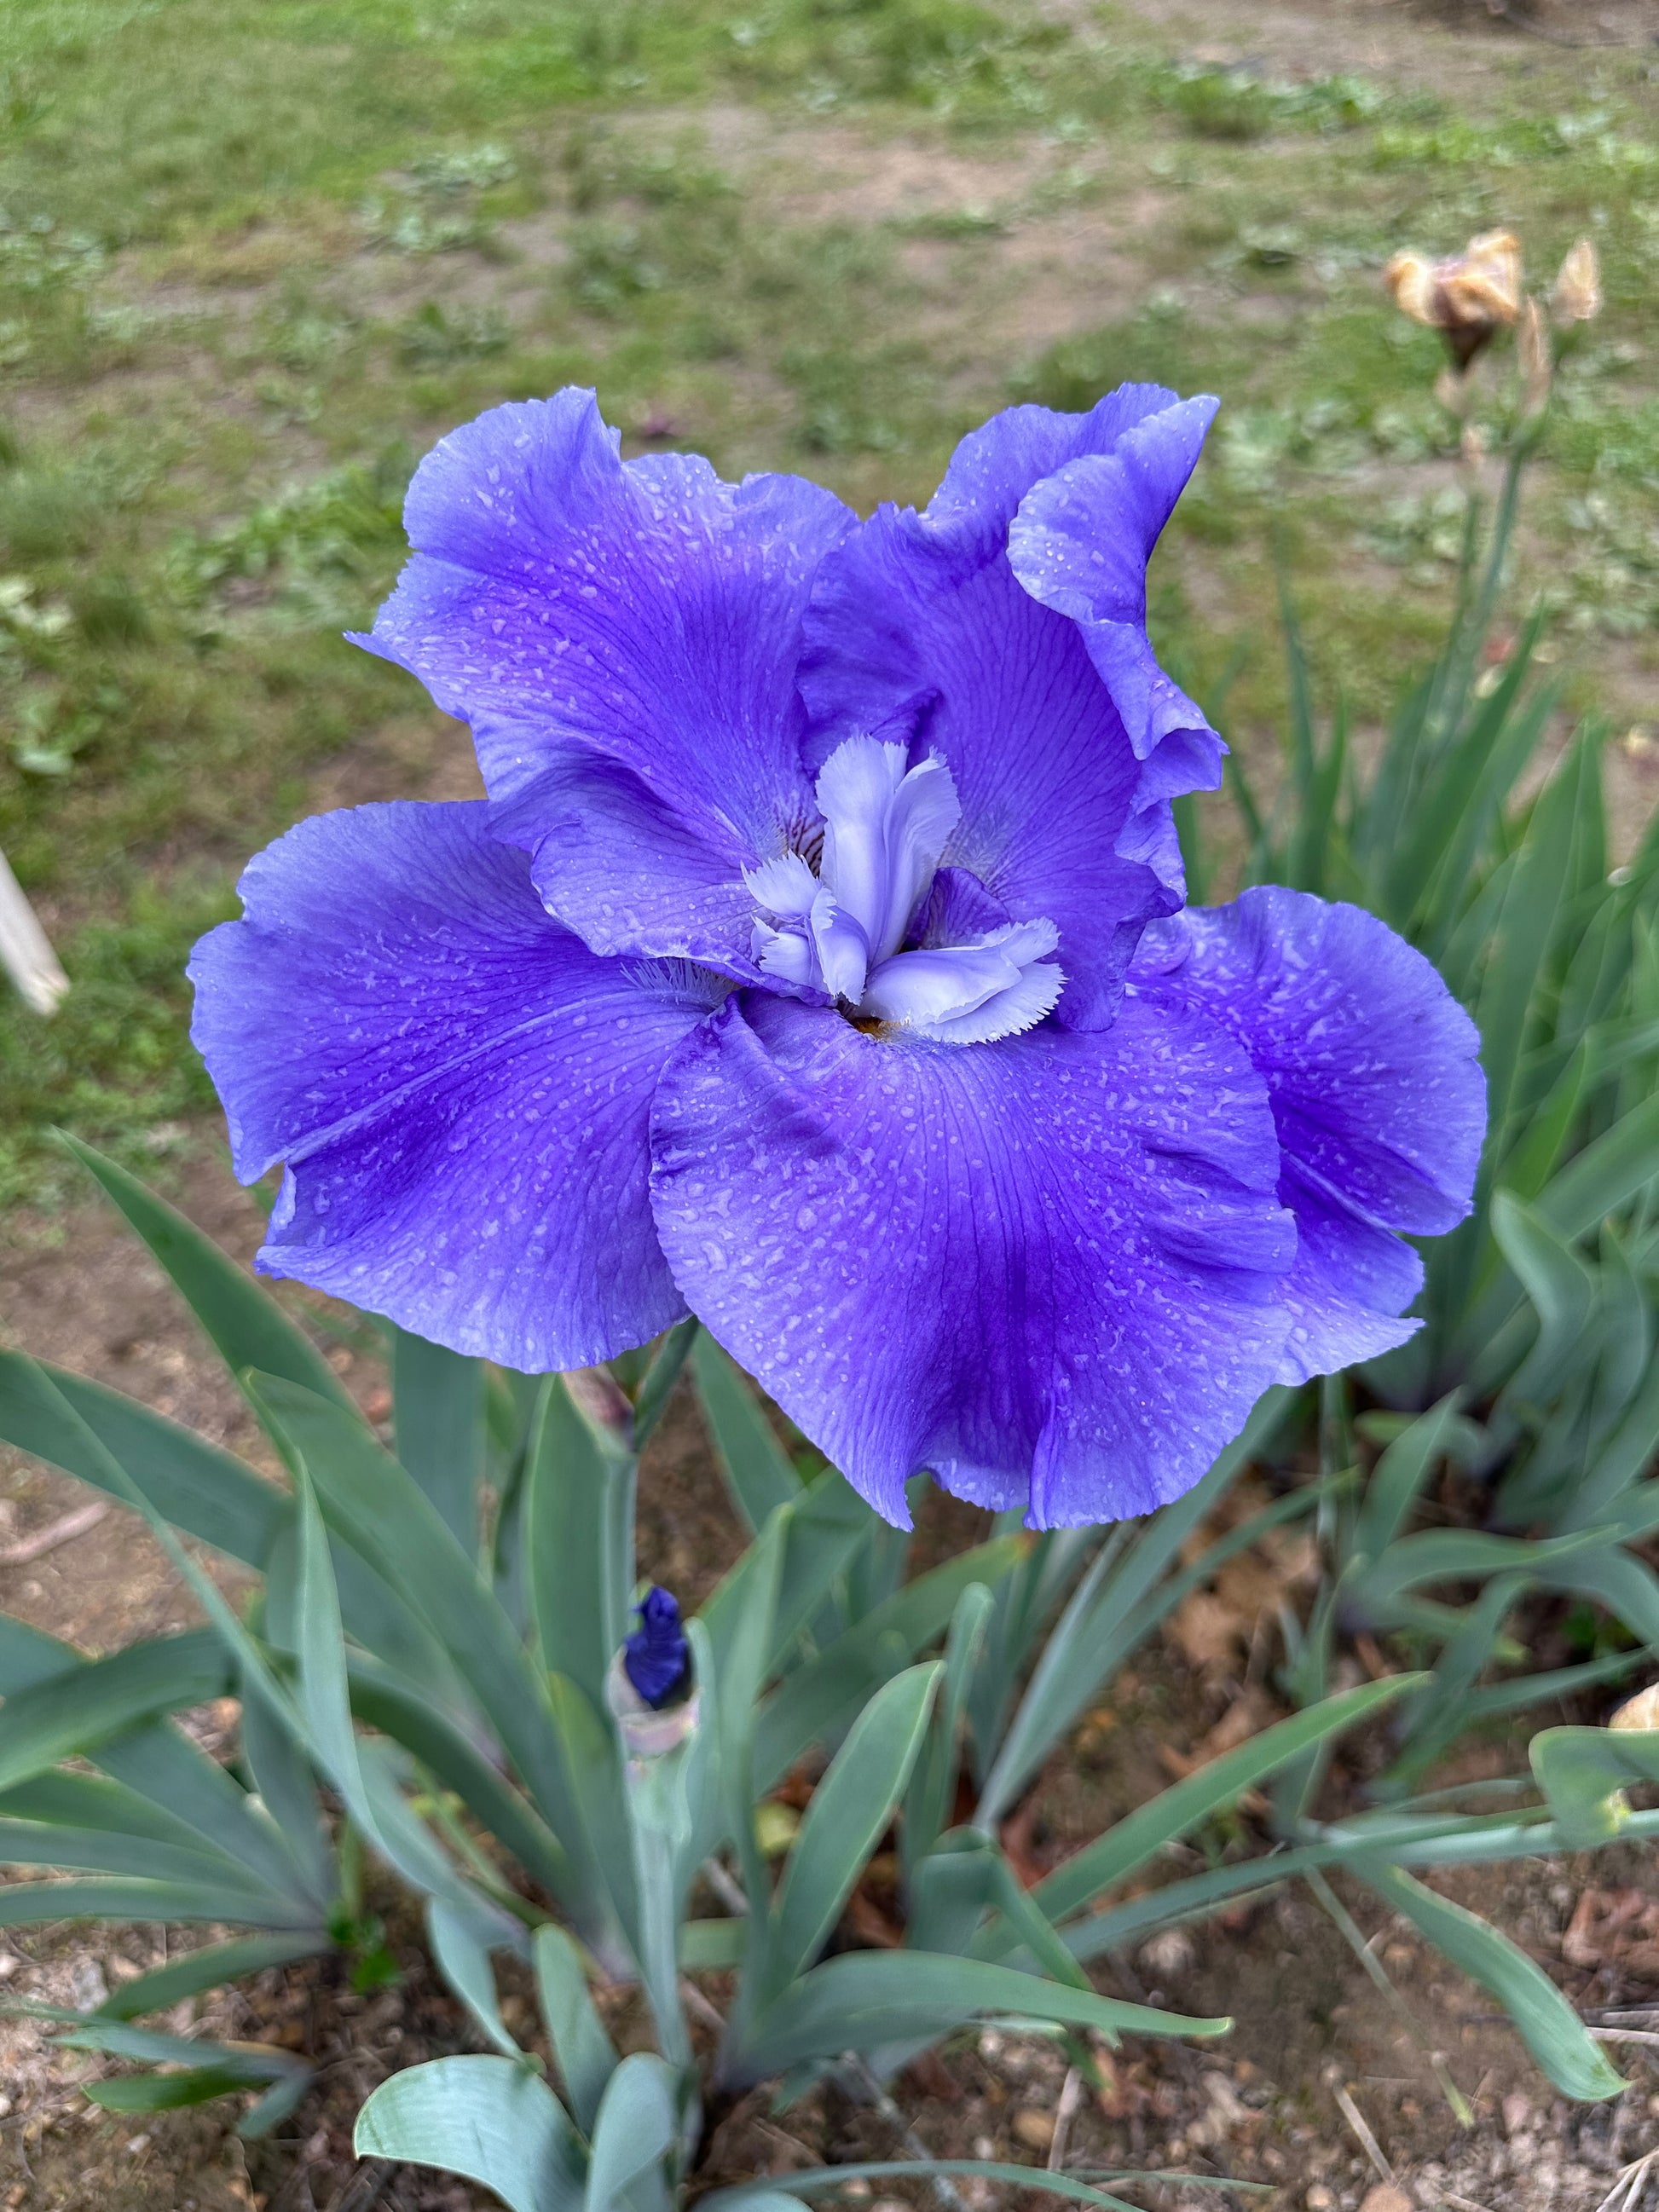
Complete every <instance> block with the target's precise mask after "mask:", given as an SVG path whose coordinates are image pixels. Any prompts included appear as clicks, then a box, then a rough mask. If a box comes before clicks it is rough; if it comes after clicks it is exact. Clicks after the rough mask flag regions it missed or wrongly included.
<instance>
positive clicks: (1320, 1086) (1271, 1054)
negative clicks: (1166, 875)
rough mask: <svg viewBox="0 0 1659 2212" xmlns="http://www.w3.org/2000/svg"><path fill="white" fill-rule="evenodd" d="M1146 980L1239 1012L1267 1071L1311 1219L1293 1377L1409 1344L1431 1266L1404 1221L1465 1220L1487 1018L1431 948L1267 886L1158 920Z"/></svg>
mask: <svg viewBox="0 0 1659 2212" xmlns="http://www.w3.org/2000/svg"><path fill="white" fill-rule="evenodd" d="M1133 987H1134V989H1135V990H1136V992H1137V993H1140V994H1145V995H1146V996H1147V997H1149V998H1152V999H1156V1000H1158V1002H1159V1003H1161V1004H1163V1005H1165V1006H1182V1007H1186V1008H1190V1009H1193V1010H1195V1011H1200V1012H1204V1013H1206V1014H1207V1015H1208V1016H1210V1017H1211V1018H1212V1019H1213V1020H1215V1021H1218V1022H1221V1023H1224V1024H1225V1025H1226V1026H1227V1027H1228V1028H1229V1029H1230V1030H1231V1031H1232V1032H1233V1034H1234V1035H1235V1036H1237V1038H1238V1039H1239V1041H1240V1042H1241V1043H1242V1044H1243V1046H1244V1048H1245V1049H1246V1050H1247V1051H1248V1052H1249V1055H1250V1058H1251V1060H1252V1061H1253V1062H1254V1064H1255V1066H1256V1067H1257V1068H1258V1069H1259V1070H1260V1071H1261V1074H1262V1076H1263V1078H1264V1079H1265V1080H1266V1082H1267V1089H1268V1093H1269V1096H1270V1097H1271V1098H1272V1101H1273V1119H1274V1122H1275V1125H1276V1126H1277V1128H1278V1131H1279V1142H1280V1144H1281V1146H1283V1148H1284V1152H1285V1178H1284V1181H1283V1182H1282V1184H1281V1188H1280V1195H1281V1197H1282V1198H1283V1199H1284V1201H1285V1204H1286V1205H1287V1206H1290V1207H1291V1210H1292V1211H1293V1212H1294V1213H1295V1214H1296V1217H1297V1224H1298V1226H1299V1229H1300V1231H1301V1241H1300V1243H1299V1246H1298V1251H1297V1264H1296V1267H1295V1269H1294V1270H1293V1272H1292V1274H1291V1282H1290V1285H1289V1286H1288V1291H1289V1296H1290V1297H1291V1299H1292V1301H1293V1303H1294V1305H1295V1308H1296V1323H1295V1328H1294V1332H1293V1334H1292V1336H1291V1340H1290V1341H1289V1343H1288V1344H1287V1346H1286V1347H1285V1360H1284V1365H1283V1368H1282V1370H1281V1376H1280V1379H1281V1380H1283V1381H1286V1382H1301V1381H1304V1380H1306V1378H1307V1377H1308V1376H1310V1375H1317V1374H1323V1373H1327V1372H1328V1371H1330V1370H1332V1369H1334V1368H1337V1367H1340V1366H1344V1365H1346V1364H1347V1363H1348V1362H1350V1361H1351V1360H1355V1359H1363V1358H1370V1357H1372V1356H1374V1355H1375V1354H1376V1353H1377V1352H1382V1351H1384V1350H1386V1349H1387V1348H1388V1347H1389V1346H1391V1345H1394V1344H1399V1343H1401V1342H1403V1341H1404V1340H1405V1339H1406V1338H1407V1336H1409V1335H1410V1334H1412V1333H1413V1330H1414V1329H1415V1328H1417V1327H1418V1326H1419V1324H1418V1323H1417V1322H1413V1321H1401V1320H1400V1319H1399V1318H1398V1316H1399V1315H1400V1313H1401V1310H1402V1309H1403V1307H1405V1306H1406V1305H1407V1304H1409V1303H1410V1302H1411V1299H1412V1298H1413V1297H1414V1296H1415V1295H1416V1292H1417V1290H1418V1288H1419V1285H1420V1283H1421V1279H1422V1270H1421V1267H1420V1266H1419V1263H1418V1261H1417V1260H1416V1257H1415V1255H1413V1254H1412V1253H1410V1252H1409V1250H1408V1249H1407V1248H1406V1247H1405V1246H1402V1245H1401V1244H1400V1243H1398V1241H1397V1234H1396V1233H1397V1232H1404V1233H1409V1234H1414V1235H1418V1236H1436V1235H1438V1234H1440V1233H1442V1232H1443V1231H1445V1230H1448V1229H1451V1228H1453V1227H1455V1225H1456V1224H1457V1223H1458V1222H1459V1221H1461V1220H1462V1218H1463V1217H1464V1215H1465V1214H1466V1213H1467V1212H1468V1210H1469V1203H1470V1198H1471V1194H1472V1192H1473V1190H1474V1176H1475V1170H1476V1168H1477V1166H1478V1164H1479V1162H1480V1146H1481V1142H1482V1139H1483V1137H1484V1134H1485V1130H1486V1082H1485V1079H1484V1077H1483V1076H1482V1074H1481V1072H1480V1061H1479V1060H1478V1058H1477V1054H1478V1052H1479V1049H1480V1033H1479V1031H1478V1030H1476V1028H1475V1026H1474V1023H1473V1022H1472V1021H1471V1020H1470V1019H1469V1018H1468V1015H1467V1014H1466V1013H1465V1012H1463V1010H1462V1007H1461V1006H1458V1004H1457V1003H1456V1001H1455V1000H1454V999H1453V997H1452V995H1451V994H1450V993H1449V991H1448V990H1447V988H1446V987H1445V985H1444V983H1443V981H1441V979H1440V977H1439V976H1438V975H1437V974H1436V972H1435V970H1434V969H1433V968H1432V966H1431V964H1430V963H1429V962H1428V961H1427V960H1425V958H1424V957H1423V956H1422V954H1421V953H1420V952H1416V951H1413V949H1412V948H1411V946H1409V945H1407V944H1405V943H1403V942H1402V940H1401V939H1400V938H1398V937H1396V936H1395V933H1394V932H1393V931H1392V930H1391V929H1389V927H1387V926H1386V924H1384V923H1383V922H1381V921H1378V920H1377V919H1376V916H1375V915H1370V914H1366V913H1364V912H1363V911H1362V910H1361V909H1360V908H1358V907H1352V906H1343V905H1328V904H1327V903H1326V902H1324V901H1323V900H1322V899H1316V898H1313V897H1310V896H1309V895H1308V894H1307V893H1305V892H1303V891H1291V890H1278V889H1261V890H1249V891H1246V892H1245V893H1244V894H1243V896H1242V897H1241V898H1239V899H1237V900H1235V901H1234V902H1233V904H1232V905H1231V906H1225V907H1218V908H1211V909H1208V910H1199V911H1194V912H1190V913H1188V914H1186V915H1182V916H1181V917H1179V919H1177V920H1176V921H1171V922H1167V923H1164V924H1163V925H1161V926H1160V927H1158V928H1157V929H1155V930H1152V931H1149V932H1148V933H1147V936H1146V940H1145V941H1144V943H1143V945H1142V947H1141V951H1140V953H1139V957H1138V958H1137V960H1136V963H1135V967H1134V969H1133Z"/></svg>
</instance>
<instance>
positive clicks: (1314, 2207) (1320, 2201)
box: [1302, 2181, 1336, 2212]
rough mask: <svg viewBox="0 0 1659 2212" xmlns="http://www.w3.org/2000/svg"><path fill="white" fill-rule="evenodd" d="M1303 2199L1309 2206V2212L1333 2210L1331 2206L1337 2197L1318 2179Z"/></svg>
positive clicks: (1329, 2211) (1328, 2211)
mask: <svg viewBox="0 0 1659 2212" xmlns="http://www.w3.org/2000/svg"><path fill="white" fill-rule="evenodd" d="M1302 2201H1303V2203H1304V2204H1305V2205H1306V2206H1307V2208H1308V2212H1331V2207H1332V2205H1333V2204H1334V2203H1335V2202H1336V2199H1335V2197H1333V2196H1332V2194H1331V2192H1330V2191H1329V2190H1328V2189H1327V2188H1326V2186H1325V2185H1324V2183H1323V2182H1322V2181H1316V2182H1315V2184H1314V2185H1313V2187H1312V2188H1311V2189H1310V2191H1308V2193H1307V2195H1306V2196H1305V2197H1304V2198H1303V2200H1302Z"/></svg>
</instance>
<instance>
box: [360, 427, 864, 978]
mask: <svg viewBox="0 0 1659 2212" xmlns="http://www.w3.org/2000/svg"><path fill="white" fill-rule="evenodd" d="M404 519H405V521H406V523H407V526H408V529H409V535H410V542H411V543H412V544H413V545H414V546H415V548H416V553H415V557H414V558H413V559H412V560H411V561H410V563H409V565H408V566H407V568H405V569H404V573H403V575H402V577H401V579H400V580H399V582H398V588H397V590H396V591H395V592H393V594H392V598H391V599H388V600H387V602H386V605H385V606H383V607H382V608H381V610H380V614H379V616H378V617H377V618H376V621H375V624H374V630H373V632H372V634H371V635H369V636H368V637H367V638H362V639H360V640H359V641H358V642H359V643H362V644H364V645H367V646H368V647H369V648H370V649H371V650H372V651H374V652H375V653H380V654H382V655H383V656H384V657H385V658H386V659H388V660H393V661H397V662H398V663H399V664H400V665H402V666H404V667H405V668H408V669H410V671H412V672H413V673H414V674H415V675H416V676H417V677H419V678H420V679H421V681H422V683H423V684H425V685H426V687H427V689H428V691H430V693H431V695H432V696H433V698H434V699H435V701H436V702H437V703H438V705H439V706H440V707H441V708H443V709H444V711H445V712H446V713H447V714H455V715H458V716H459V717H460V718H461V719H462V720H465V721H466V722H468V723H469V724H470V725H471V730H472V735H473V738H474V742H475V743H476V744H477V751H478V760H479V764H480V766H481V768H482V769H483V775H484V781H485V783H486V785H487V786H488V787H489V792H490V795H491V796H492V797H493V798H502V797H507V796H518V797H521V798H522V799H523V801H524V805H523V808H522V809H521V811H520V822H519V829H518V835H519V836H520V840H521V842H524V843H525V844H526V847H527V848H532V849H536V850H537V852H538V872H541V873H542V874H544V876H546V877H548V878H550V879H552V880H554V881H557V880H558V878H559V876H560V874H561V872H562V858H561V848H562V846H563V845H564V844H565V843H566V842H569V843H572V844H574V846H575V847H576V848H577V849H576V850H575V852H574V854H573V856H572V860H571V870H570V872H571V874H572V877H573V878H582V879H583V884H586V883H587V881H588V879H589V878H591V877H592V875H593V874H594V873H598V874H599V876H600V877H605V876H607V875H608V878H609V883H610V888H611V890H615V891H617V892H618V893H619V894H620V895H621V896H622V897H623V898H624V899H631V901H632V902H633V903H634V904H635V907H637V908H640V909H641V910H642V911H643V910H646V909H647V908H648V904H649V894H650V890H651V877H652V853H651V848H650V847H649V844H648V843H646V842H641V844H640V846H639V847H638V848H636V849H634V850H632V851H630V850H629V845H628V842H627V840H626V839H625V838H624V837H621V836H617V837H612V838H610V839H609V840H608V842H605V850H604V852H603V854H602V855H600V856H599V860H598V862H597V864H595V860H594V855H595V852H596V848H597V846H598V844H599V842H600V840H599V837H598V836H597V834H596V833H592V832H584V830H583V828H582V825H581V823H580V818H579V815H578V814H574V813H573V811H572V809H571V807H570V806H569V805H568V799H569V796H570V757H571V755H572V753H573V751H580V750H586V751H588V752H591V753H593V754H596V755H599V756H600V757H603V758H604V759H605V760H606V761H609V762H611V763H614V764H616V765H617V766H618V767H620V768H621V769H623V770H626V771H629V772H631V774H632V775H634V776H635V777H636V778H638V779H639V781H640V782H641V784H642V785H643V786H644V787H646V788H647V790H648V792H649V793H650V794H651V795H652V797H653V799H655V800H656V802H657V803H658V805H659V806H660V807H661V808H662V809H664V810H665V811H667V812H668V813H670V814H671V815H672V816H673V817H676V819H677V821H678V824H679V829H678V831H677V833H676V834H677V836H678V837H679V838H680V839H681V840H682V842H688V843H695V844H696V845H698V846H699V847H701V848H706V852H707V854H709V855H712V856H713V859H712V860H710V861H709V862H708V868H706V869H705V873H708V871H709V870H711V869H712V871H713V875H712V877H711V880H718V881H720V882H722V883H727V884H730V886H731V887H732V902H733V903H734V904H736V903H739V902H741V876H742V870H743V868H744V866H747V865H753V864H755V863H757V862H759V861H764V860H769V859H771V858H773V857H774V856H775V855H776V854H781V853H782V852H783V851H785V850H786V849H787V848H788V845H789V843H790V837H791V832H792V831H793V829H796V828H798V827H799V824H800V823H803V822H805V821H807V820H808V819H810V817H811V782H810V780H809V779H808V777H807V776H806V775H805V772H804V770H803V768H802V765H801V750H800V749H801V739H802V736H803V733H804V730H805V714H804V711H803V708H802V706H801V702H800V699H799V695H798V693H797V690H796V684H795V674H796V665H797V662H798V659H799V650H800V628H801V619H802V617H803V614H804V612H805V605H806V600H807V597H808V594H809V593H810V592H811V585H812V580H813V578H814V576H815V575H816V574H817V568H818V565H819V563H820V562H821V561H822V559H823V555H824V554H825V553H826V552H827V551H828V550H829V548H830V547H831V546H832V545H833V544H836V542H837V541H838V540H839V539H840V538H842V536H843V535H844V534H845V532H847V531H848V529H849V528H850V527H851V526H852V525H853V522H854V517H853V515H852V514H851V513H850V512H849V511H848V509H847V508H846V507H843V506H842V503H841V501H839V500H837V499H836V498H835V497H834V495H832V494H830V493H829V492H827V491H824V490H823V489H820V488H819V487H818V486H817V485H816V484H811V483H806V482H805V481H804V480H803V479H802V478H800V477H786V476H762V477H749V478H747V479H745V481H744V483H741V484H736V485H733V484H727V483H722V482H721V481H720V478H719V477H717V476H716V475H715V474H714V471H713V470H712V469H711V468H710V467H709V465H708V463H707V462H706V461H704V460H702V459H698V458H696V456H695V455H681V454H669V455H658V456H652V457H647V458H646V459H641V460H635V461H628V462H624V461H623V460H622V459H621V458H620V456H619V453H618V441H617V433H616V432H615V431H614V430H611V429H610V428H607V427H606V425H605V422H603V421H602V420H601V419H600V416H599V409H598V405H597V403H596V402H595V399H594V397H593V394H592V392H580V391H574V390H568V391H564V392H560V393H558V394H557V395H556V397H555V398H552V399H549V400H526V401H524V402H520V403H514V404H511V405H508V406H504V407H497V408H494V409H492V410H490V411H489V413H488V414H485V415H483V416H479V417H478V419H477V421H476V422H470V423H467V424H466V425H465V426H464V427H463V428H460V429H459V430H456V431H453V432H452V433H451V435H449V436H448V437H447V438H446V439H444V440H443V441H441V444H440V445H438V446H437V447H435V449H434V450H433V452H432V453H429V454H428V456H427V458H426V459H425V460H424V461H422V464H421V466H420V468H419V469H418V471H416V477H415V480H414V483H412V484H411V485H410V493H409V500H408V504H407V507H406V509H405V518H404ZM538 789H539V790H540V791H541V792H542V793H544V795H545V797H546V798H547V799H548V800H549V801H550V814H549V817H548V818H547V819H546V820H545V821H544V822H542V823H539V824H538V821H537V819H536V813H535V803H536V802H535V797H534V794H535V793H536V791H537V790H538ZM635 876H637V877H639V878H641V881H639V882H637V883H629V882H627V881H625V880H624V878H632V877H635ZM579 896H580V898H582V899H585V898H586V896H588V891H587V890H586V888H580V887H578V886H576V885H574V883H573V885H572V886H568V887H567V888H566V889H564V890H562V891H561V892H560V893H559V894H558V899H559V911H560V912H561V913H562V915H564V916H565V917H566V919H567V920H568V921H570V924H571V926H572V927H576V928H579V929H580V930H582V932H583V933H584V934H586V933H588V927H589V925H588V922H587V921H586V919H585V918H579V914H578V902H579ZM666 927H667V926H666V924H664V925H663V927H659V928H658V929H657V930H656V932H655V936H656V939H660V938H661V937H662V935H663V934H664V933H665V929H666ZM670 933H671V932H670ZM746 934H747V920H746V915H745V917H744V921H743V924H742V927H741V930H740V931H739V933H738V939H736V940H735V941H736V942H738V943H741V941H742V940H743V939H744V938H746ZM721 942H722V943H724V942H725V940H724V939H722V940H721ZM637 949H641V950H647V949H651V948H650V947H647V946H645V945H641V947H639V948H637Z"/></svg>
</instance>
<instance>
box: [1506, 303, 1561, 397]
mask: <svg viewBox="0 0 1659 2212" xmlns="http://www.w3.org/2000/svg"><path fill="white" fill-rule="evenodd" d="M1515 353H1516V361H1517V362H1518V363H1519V364H1520V368H1521V412H1522V416H1524V417H1525V418H1527V419H1528V420H1531V419H1532V418H1533V417H1534V416H1539V415H1541V414H1542V413H1543V411H1544V409H1545V406H1546V404H1547V402H1548V399H1549V396H1550V380H1551V377H1552V374H1553V365H1552V362H1551V359H1550V328H1549V325H1548V324H1547V322H1546V321H1545V320H1544V311H1543V309H1542V308H1541V307H1540V306H1539V304H1538V302H1537V301H1536V300H1533V299H1528V301H1527V302H1526V304H1525V305H1524V306H1523V307H1522V310H1521V321H1520V324H1519V326H1518V327H1517V329H1516V333H1515Z"/></svg>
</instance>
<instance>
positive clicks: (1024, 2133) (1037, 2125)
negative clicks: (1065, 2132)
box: [1012, 2105, 1054, 2150]
mask: <svg viewBox="0 0 1659 2212" xmlns="http://www.w3.org/2000/svg"><path fill="white" fill-rule="evenodd" d="M1012 2126H1013V2131H1014V2135H1015V2137H1016V2138H1017V2140H1018V2142H1023V2143H1024V2146H1025V2148H1026V2149H1027V2150H1047V2149H1048V2146H1049V2145H1050V2144H1051V2143H1052V2142H1053V2141H1054V2114H1053V2113H1052V2112H1038V2111H1037V2109H1036V2106H1033V2105H1027V2106H1025V2107H1024V2110H1023V2111H1021V2112H1016V2113H1015V2114H1014V2117H1013V2121H1012Z"/></svg>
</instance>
